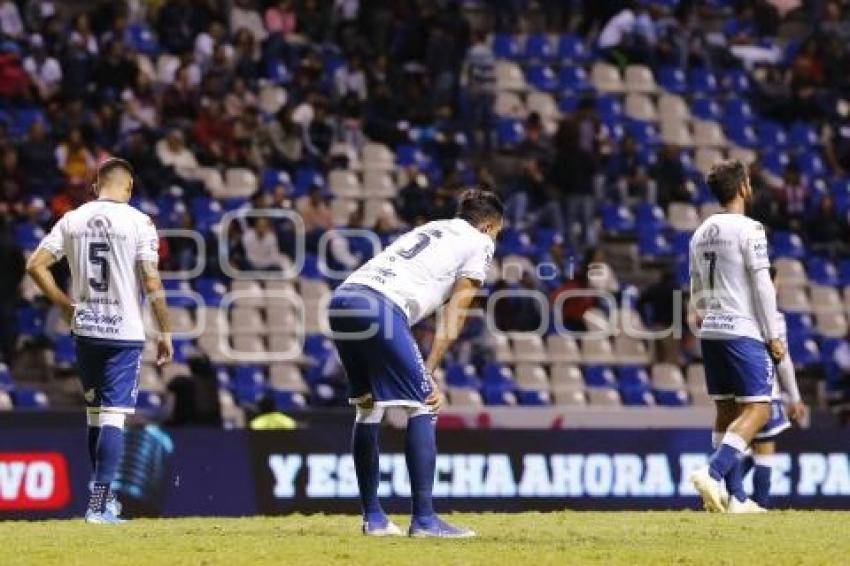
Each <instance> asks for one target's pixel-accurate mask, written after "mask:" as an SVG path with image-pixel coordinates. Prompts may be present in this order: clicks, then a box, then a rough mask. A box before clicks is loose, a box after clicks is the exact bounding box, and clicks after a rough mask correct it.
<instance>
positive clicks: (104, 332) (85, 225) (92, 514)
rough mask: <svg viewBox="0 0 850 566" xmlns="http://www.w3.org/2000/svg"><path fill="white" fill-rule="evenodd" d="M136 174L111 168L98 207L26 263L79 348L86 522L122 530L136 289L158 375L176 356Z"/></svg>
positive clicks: (81, 211) (56, 232)
mask: <svg viewBox="0 0 850 566" xmlns="http://www.w3.org/2000/svg"><path fill="white" fill-rule="evenodd" d="M132 189H133V170H132V168H131V167H130V164H129V163H127V162H126V161H124V160H122V159H115V158H111V159H108V160H107V161H105V162H104V163H103V164H102V165H101V166H100V168H99V169H98V173H97V181H96V183H95V186H94V191H95V193H96V194H97V200H94V201H92V202H89V203H86V204H84V205H83V206H81V207H79V208H78V209H76V210H74V211H71V212H69V213H67V214H65V216H63V217H62V218H61V219H60V220H59V221H58V222H57V223H56V225H55V226H54V227H53V229H52V230H51V231H50V234H48V235H47V236H46V237H45V238H44V240H42V242H41V244H40V245H39V247H38V249H37V250H36V251H35V253H34V254H33V255H32V257H31V258H30V259H29V262H28V263H27V273H29V274H30V276H31V277H32V278H33V280H34V281H35V282H36V284H37V285H38V287H39V288H40V289H41V291H42V292H43V293H44V294H45V295H46V296H47V298H48V299H49V300H50V301H51V302H52V303H53V304H55V305H57V306H58V307H59V308H60V309H61V310H62V315H63V317H64V318H65V321H66V322H67V323H68V324H69V325H70V327H71V332H72V333H73V335H74V342H75V344H76V348H77V371H78V373H79V375H80V380H81V381H82V384H83V390H84V393H85V399H86V414H87V419H88V450H89V457H90V458H91V464H92V468H93V474H94V476H93V482H92V484H91V496H90V498H89V505H88V510H87V511H86V522H89V523H105V524H116V523H120V522H122V520H121V519H119V518H118V516H119V515H120V505H119V504H118V502H117V501H116V499H115V497H114V496H113V494H112V492H111V490H110V486H111V484H112V481H113V480H114V479H115V476H116V475H117V472H118V466H119V464H120V462H121V455H122V453H123V451H124V419H125V417H126V415H127V414H130V413H133V412H134V410H135V406H136V394H137V393H138V378H139V369H140V366H141V359H142V348H143V347H144V344H145V329H144V326H143V324H142V312H141V304H140V301H139V299H140V297H141V294H140V292H139V291H140V289H139V288H140V287H143V288H144V290H145V292H146V293H147V294H148V295H149V297H150V299H151V304H152V307H153V312H154V315H155V318H156V321H157V325H158V327H159V330H160V332H159V338H158V345H157V346H158V359H157V363H158V364H159V365H162V364H165V363H168V362H169V361H171V357H172V355H173V347H172V344H171V335H170V333H169V322H168V310H167V307H166V303H165V297H164V295H163V293H162V283H161V281H160V277H159V270H158V268H157V264H158V263H159V255H158V250H159V238H158V236H157V233H156V228H155V227H154V225H153V222H151V219H150V218H148V217H147V216H146V215H144V214H142V213H141V212H139V211H138V210H136V209H135V208H133V207H131V206H130V205H129V204H128V201H129V200H130V194H131V191H132ZM63 257H67V258H68V266H69V268H70V270H71V295H70V297H69V296H67V295H66V294H65V293H64V292H63V291H62V289H60V288H59V287H58V286H57V284H56V281H55V280H54V279H53V275H52V274H51V272H50V266H51V265H53V264H54V263H56V262H57V261H59V260H60V259H62V258H63Z"/></svg>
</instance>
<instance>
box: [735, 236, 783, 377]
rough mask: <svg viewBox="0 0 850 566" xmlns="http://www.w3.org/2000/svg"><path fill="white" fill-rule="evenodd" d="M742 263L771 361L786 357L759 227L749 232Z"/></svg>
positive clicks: (765, 238)
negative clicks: (748, 276)
mask: <svg viewBox="0 0 850 566" xmlns="http://www.w3.org/2000/svg"><path fill="white" fill-rule="evenodd" d="M743 252H744V262H745V264H746V266H747V268H748V269H749V272H750V283H751V285H752V288H753V299H754V302H755V305H754V306H755V311H756V317H757V318H758V322H759V325H760V326H761V328H762V332H763V334H764V337H765V341H766V342H767V347H768V350H769V351H770V355H771V357H772V358H773V361H774V362H776V363H779V362H780V361H782V359H783V358H784V357H785V343H784V342H783V341H782V338H781V336H782V330H781V328H780V327H779V323H778V321H777V320H776V316H775V314H776V312H777V308H776V288H775V287H774V286H773V281H772V280H771V279H770V259H769V258H768V255H767V237H766V236H765V233H764V227H762V226H761V224H759V225H757V226H755V227H753V228H752V229H751V230H749V231H748V233H747V235H746V239H745V241H744V249H743Z"/></svg>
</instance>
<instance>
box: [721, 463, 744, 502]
mask: <svg viewBox="0 0 850 566" xmlns="http://www.w3.org/2000/svg"><path fill="white" fill-rule="evenodd" d="M746 459H747V458H746V456H745V457H743V458H739V459H738V461H737V462H735V465H734V466H732V468H730V469H729V471H728V472H726V476H725V479H726V491H728V492H729V495H730V496H732V497H734V498H735V499H737V500H738V501H745V500H746V499H747V492H746V491H744V460H746Z"/></svg>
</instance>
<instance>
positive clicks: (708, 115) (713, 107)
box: [691, 98, 723, 122]
mask: <svg viewBox="0 0 850 566" xmlns="http://www.w3.org/2000/svg"><path fill="white" fill-rule="evenodd" d="M691 114H692V115H694V116H696V117H697V118H699V119H700V120H713V121H715V122H717V121H719V120H720V119H721V118H722V117H723V110H722V109H721V108H720V105H719V104H717V103H716V102H715V101H714V100H713V99H711V98H695V99H694V101H693V102H691Z"/></svg>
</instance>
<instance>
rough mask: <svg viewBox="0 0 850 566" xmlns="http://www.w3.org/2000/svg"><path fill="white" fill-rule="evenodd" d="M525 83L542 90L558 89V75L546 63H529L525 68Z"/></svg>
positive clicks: (552, 90) (551, 90)
mask: <svg viewBox="0 0 850 566" xmlns="http://www.w3.org/2000/svg"><path fill="white" fill-rule="evenodd" d="M525 81H526V83H527V84H529V85H531V86H532V87H534V88H536V89H537V90H540V91H543V92H554V91H555V90H557V89H558V77H557V76H556V75H555V72H554V71H553V70H552V68H551V67H549V66H547V65H530V66H528V67H526V69H525Z"/></svg>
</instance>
